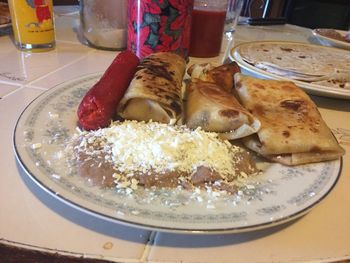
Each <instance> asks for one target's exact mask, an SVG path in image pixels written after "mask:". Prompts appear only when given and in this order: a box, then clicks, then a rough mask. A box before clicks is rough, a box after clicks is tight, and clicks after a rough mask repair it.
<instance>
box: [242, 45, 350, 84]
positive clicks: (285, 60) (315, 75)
mask: <svg viewBox="0 0 350 263" xmlns="http://www.w3.org/2000/svg"><path fill="white" fill-rule="evenodd" d="M237 52H239V54H240V56H241V58H242V60H243V61H245V62H247V63H249V64H251V65H253V66H255V67H256V68H259V69H262V70H265V71H266V72H269V73H272V74H275V75H278V76H282V77H286V78H289V79H292V80H299V81H305V82H308V83H314V84H318V85H321V86H327V87H336V88H342V89H350V52H348V51H345V50H341V49H336V48H328V47H320V46H316V45H309V44H302V43H291V42H252V43H249V44H244V45H241V46H240V47H238V49H237Z"/></svg>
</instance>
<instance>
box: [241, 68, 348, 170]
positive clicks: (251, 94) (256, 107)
mask: <svg viewBox="0 0 350 263" xmlns="http://www.w3.org/2000/svg"><path fill="white" fill-rule="evenodd" d="M235 87H236V90H237V93H238V96H239V98H240V100H241V102H242V104H243V106H244V107H245V108H246V109H247V110H249V111H250V112H251V113H252V114H253V115H254V116H255V117H256V118H258V119H259V121H260V122H261V128H260V130H259V131H258V132H257V134H255V135H253V136H249V137H247V138H244V139H243V142H244V144H245V145H246V146H247V147H248V148H249V149H251V150H253V151H255V152H257V153H259V154H260V155H262V156H264V157H266V158H267V159H270V160H273V161H276V162H279V163H282V164H286V165H298V164H304V163H312V162H320V161H326V160H334V159H337V158H339V157H341V156H342V155H343V154H344V153H345V151H344V149H343V148H341V147H340V146H339V144H338V142H337V140H336V139H335V137H334V136H333V134H332V132H331V130H330V129H329V128H328V126H327V125H326V123H325V122H324V121H323V119H322V117H321V115H320V113H319V111H318V109H317V107H316V105H315V104H314V102H313V101H312V100H311V99H310V98H309V97H308V95H307V94H306V93H305V92H304V91H302V90H301V89H300V88H298V87H297V86H296V85H295V84H294V83H293V82H289V81H277V80H262V79H257V78H253V77H249V76H245V75H242V74H236V75H235Z"/></svg>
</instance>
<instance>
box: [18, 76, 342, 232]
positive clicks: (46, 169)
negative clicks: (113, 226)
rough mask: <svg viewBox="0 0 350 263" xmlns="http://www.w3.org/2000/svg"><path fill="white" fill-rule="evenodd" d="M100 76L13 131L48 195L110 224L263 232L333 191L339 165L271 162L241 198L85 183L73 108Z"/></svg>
mask: <svg viewBox="0 0 350 263" xmlns="http://www.w3.org/2000/svg"><path fill="white" fill-rule="evenodd" d="M100 76H101V75H100V74H94V75H88V76H84V77H81V78H78V79H75V80H72V81H69V82H66V83H63V84H61V85H59V86H57V87H55V88H52V89H51V90H49V91H47V92H45V93H44V94H43V95H41V96H40V97H38V98H37V99H35V100H34V101H33V102H32V103H31V104H30V105H29V106H28V107H27V108H26V109H25V110H24V111H23V113H22V114H21V116H20V117H19V119H18V122H17V125H16V127H15V131H14V149H15V153H16V156H17V159H18V161H19V163H20V164H21V166H22V167H23V169H24V170H25V171H26V173H27V174H28V176H29V177H30V178H31V179H32V180H33V181H34V182H35V183H36V184H38V185H39V186H40V187H41V188H42V189H43V190H45V191H47V192H48V193H50V194H52V195H53V196H54V197H56V198H58V199H59V200H61V201H63V202H65V203H66V204H68V205H71V206H73V207H75V208H77V209H80V210H82V211H85V212H87V213H89V214H92V215H94V216H97V217H100V218H104V219H107V220H110V221H114V222H119V223H123V224H128V225H133V226H137V227H141V228H146V229H156V230H160V231H169V232H190V233H224V232H225V233H226V232H242V231H248V230H255V229H262V228H266V227H272V226H275V225H278V224H281V223H285V222H287V221H290V220H292V219H295V218H298V217H300V216H302V215H304V214H305V213H307V212H308V211H309V210H310V209H311V208H313V207H314V206H315V205H316V204H317V203H319V202H320V201H321V200H322V199H323V198H324V197H325V196H326V195H327V194H328V193H329V192H330V191H331V190H332V188H333V187H334V186H335V184H336V182H337V180H338V178H339V176H340V172H341V166H342V164H341V160H337V161H331V162H324V163H318V164H310V165H304V166H298V167H286V166H282V165H279V164H271V165H268V166H267V167H266V171H265V172H264V173H263V174H261V175H259V176H257V177H254V178H252V179H251V180H250V181H249V183H248V184H247V186H246V187H244V188H242V189H241V191H240V192H239V194H238V195H235V196H228V195H220V196H214V195H212V194H208V193H206V192H204V191H202V192H201V193H190V192H187V191H184V190H174V189H173V190H157V191H147V190H144V189H139V190H138V191H137V192H136V193H135V194H133V196H128V195H126V194H123V193H118V192H117V191H115V190H114V189H110V190H101V189H99V188H97V187H92V186H88V185H86V183H84V182H83V181H82V180H81V178H79V177H78V176H77V175H76V171H75V167H68V166H67V164H66V161H67V160H66V158H65V155H64V154H63V152H64V145H65V142H66V141H67V140H68V139H69V138H70V137H71V136H72V135H73V134H74V133H75V132H76V123H77V117H76V108H77V106H78V104H79V103H80V101H81V98H82V97H83V95H84V94H85V93H86V91H87V90H88V89H89V88H90V87H91V86H92V85H93V84H94V83H95V82H96V81H97V80H98V79H99V78H100Z"/></svg>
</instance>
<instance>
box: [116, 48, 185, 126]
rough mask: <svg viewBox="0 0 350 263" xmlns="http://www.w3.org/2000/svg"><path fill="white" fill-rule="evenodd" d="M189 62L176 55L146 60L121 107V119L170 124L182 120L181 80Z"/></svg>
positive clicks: (165, 54)
mask: <svg viewBox="0 0 350 263" xmlns="http://www.w3.org/2000/svg"><path fill="white" fill-rule="evenodd" d="M185 69H186V62H185V60H184V59H183V58H182V57H180V56H179V55H177V54H174V53H169V52H159V53H154V54H151V55H149V56H148V57H146V58H144V59H143V60H142V61H141V63H140V65H139V66H138V68H137V72H136V73H135V75H134V78H133V79H132V81H131V83H130V85H129V88H128V89H127V91H126V93H125V95H124V97H123V99H122V100H121V102H120V103H119V105H118V108H117V113H118V115H119V116H120V117H122V118H124V119H129V120H138V121H149V120H152V121H156V122H161V123H171V122H174V121H176V120H178V119H179V118H180V117H181V114H182V109H183V104H182V98H181V87H182V79H183V76H184V74H185Z"/></svg>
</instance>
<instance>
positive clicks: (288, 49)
mask: <svg viewBox="0 0 350 263" xmlns="http://www.w3.org/2000/svg"><path fill="white" fill-rule="evenodd" d="M281 50H282V51H286V52H292V51H293V49H292V48H285V47H281Z"/></svg>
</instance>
